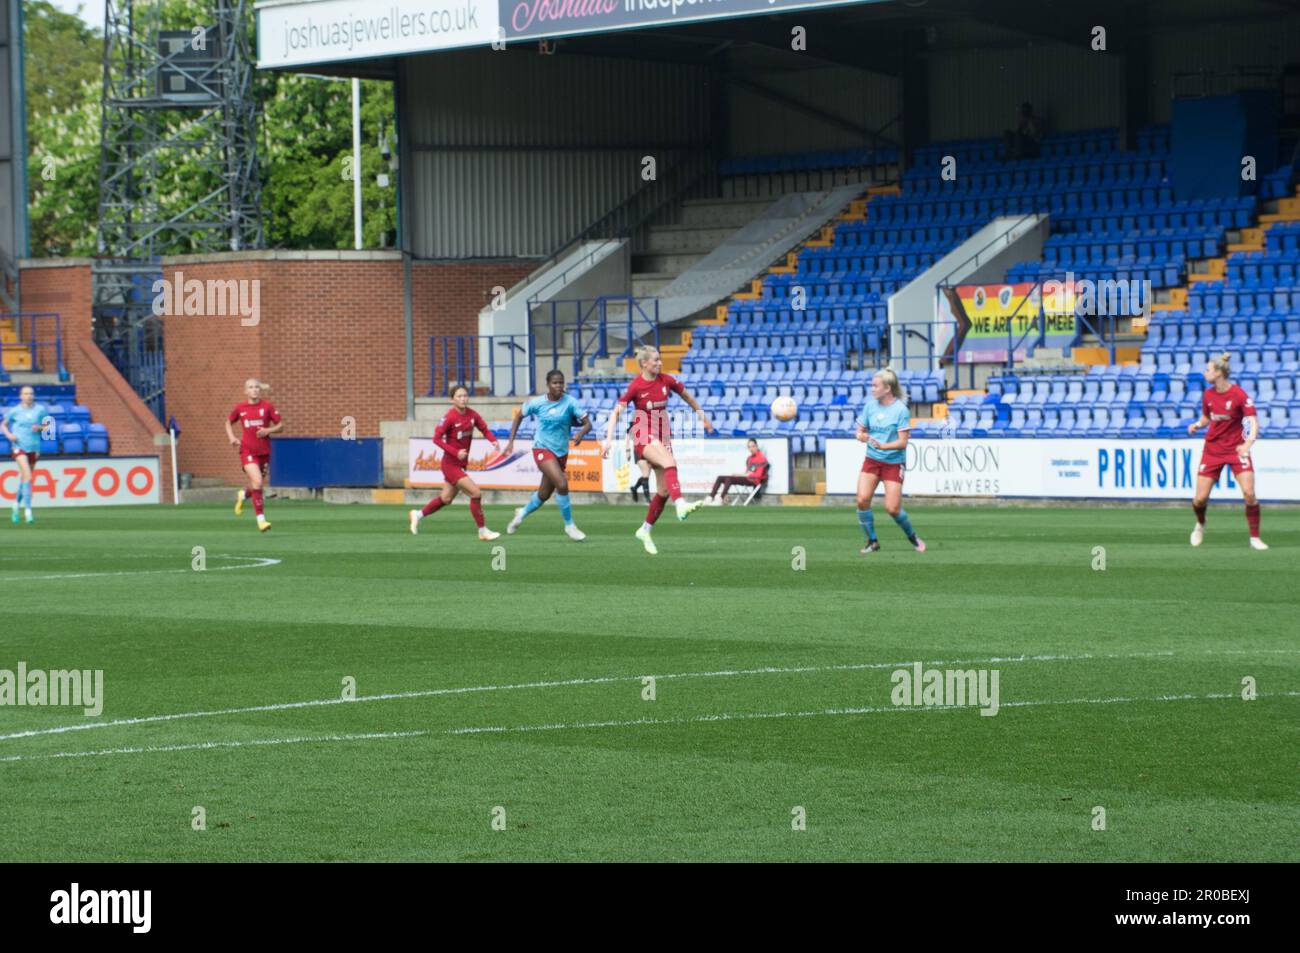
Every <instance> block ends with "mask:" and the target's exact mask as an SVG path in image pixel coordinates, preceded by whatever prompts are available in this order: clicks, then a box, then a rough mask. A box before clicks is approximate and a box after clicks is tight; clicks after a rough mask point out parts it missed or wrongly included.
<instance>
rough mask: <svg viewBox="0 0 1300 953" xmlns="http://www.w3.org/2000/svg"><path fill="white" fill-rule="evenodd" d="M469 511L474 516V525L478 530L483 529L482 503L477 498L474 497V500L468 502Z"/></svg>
mask: <svg viewBox="0 0 1300 953" xmlns="http://www.w3.org/2000/svg"><path fill="white" fill-rule="evenodd" d="M469 511H470V513H471V514H473V516H474V524H475V525H476V526H477V527H478V528H479V529H482V528H483V501H482V500H481V499H480V498H478V497H475V498H474V499H472V500H470V501H469Z"/></svg>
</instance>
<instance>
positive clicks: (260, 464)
mask: <svg viewBox="0 0 1300 953" xmlns="http://www.w3.org/2000/svg"><path fill="white" fill-rule="evenodd" d="M250 463H251V464H253V465H254V466H256V467H257V468H258V469H259V470H265V469H266V468H267V467H269V466H270V465H271V455H270V454H269V453H245V452H244V451H243V450H241V451H239V465H240V466H241V467H246V466H248V465H249V464H250Z"/></svg>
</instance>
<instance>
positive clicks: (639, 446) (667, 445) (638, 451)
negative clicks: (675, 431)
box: [632, 440, 673, 463]
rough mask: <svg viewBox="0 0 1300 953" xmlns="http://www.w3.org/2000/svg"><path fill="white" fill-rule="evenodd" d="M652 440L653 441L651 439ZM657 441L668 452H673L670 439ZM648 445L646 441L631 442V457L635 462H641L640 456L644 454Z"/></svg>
mask: <svg viewBox="0 0 1300 953" xmlns="http://www.w3.org/2000/svg"><path fill="white" fill-rule="evenodd" d="M652 442H653V441H652ZM659 443H661V444H662V445H663V448H664V449H665V450H667V451H668V452H669V453H672V452H673V442H672V441H671V440H660V441H659ZM648 446H650V444H648V443H634V444H632V458H633V460H635V461H636V462H637V463H640V462H641V458H642V457H644V456H645V448H646V447H648Z"/></svg>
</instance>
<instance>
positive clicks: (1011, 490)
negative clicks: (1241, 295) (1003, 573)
mask: <svg viewBox="0 0 1300 953" xmlns="http://www.w3.org/2000/svg"><path fill="white" fill-rule="evenodd" d="M1201 447H1202V441H1200V440H980V439H969V440H926V439H917V440H913V441H911V442H910V443H909V444H908V445H907V466H906V470H905V471H904V477H903V491H904V492H905V493H907V494H908V495H912V496H984V497H998V496H1009V497H1063V498H1080V499H1085V498H1091V499H1120V500H1181V499H1187V498H1189V497H1191V495H1192V490H1193V488H1194V487H1195V486H1196V468H1197V465H1198V464H1199V463H1200V460H1201ZM862 457H863V447H862V444H860V443H858V442H857V441H856V440H828V441H827V442H826V491H827V492H828V493H844V494H849V493H853V492H855V491H856V488H857V482H858V471H859V470H860V469H861V467H862ZM1251 458H1252V460H1253V462H1254V465H1255V492H1256V493H1257V494H1258V495H1259V498H1260V499H1261V500H1267V501H1277V502H1281V501H1300V440H1267V439H1266V440H1261V441H1259V442H1258V443H1257V444H1255V448H1254V453H1253V454H1252V457H1251ZM1214 499H1220V500H1222V499H1229V500H1231V499H1241V488H1240V487H1238V486H1237V484H1236V482H1235V481H1234V480H1233V479H1232V475H1231V473H1229V472H1228V470H1227V469H1226V468H1225V469H1224V472H1223V474H1222V475H1221V476H1220V478H1219V483H1218V487H1217V488H1216V489H1215V492H1214Z"/></svg>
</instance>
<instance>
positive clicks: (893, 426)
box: [857, 368, 925, 555]
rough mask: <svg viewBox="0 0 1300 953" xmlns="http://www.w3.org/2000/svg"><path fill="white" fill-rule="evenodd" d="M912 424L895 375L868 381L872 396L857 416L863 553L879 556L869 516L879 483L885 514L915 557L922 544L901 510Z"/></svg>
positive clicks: (873, 522)
mask: <svg viewBox="0 0 1300 953" xmlns="http://www.w3.org/2000/svg"><path fill="white" fill-rule="evenodd" d="M911 429H912V422H911V417H910V415H909V414H908V412H907V402H906V400H905V397H904V394H903V387H902V385H901V384H899V383H898V375H897V374H895V373H894V372H893V371H891V370H890V369H889V368H885V369H884V370H883V371H877V372H876V373H875V375H874V376H873V377H872V378H871V396H870V397H868V398H867V401H866V403H865V404H863V405H862V413H860V414H859V415H858V433H857V438H858V441H859V442H860V443H865V444H866V445H867V454H866V459H865V460H863V461H862V470H861V472H860V473H859V474H858V525H859V526H861V527H862V534H863V535H864V536H865V537H866V538H867V544H866V545H865V546H863V547H862V553H863V554H864V555H865V554H867V553H874V552H879V550H880V541H879V540H877V539H876V520H875V516H874V515H873V514H872V512H871V498H872V497H873V496H874V495H875V493H876V487H877V486H878V485H879V484H880V483H882V482H883V483H884V484H885V511H886V512H887V513H888V514H889V515H890V516H892V517H893V518H894V522H895V523H897V524H898V528H899V529H901V530H902V531H903V532H904V533H905V534H906V535H907V539H908V542H910V543H911V544H912V546H913V547H915V549H916V551H917V552H918V553H923V552H925V543H924V542H923V541H922V540H921V538H920V537H919V536H917V535H916V531H915V530H914V529H912V521H911V519H910V518H909V517H908V515H907V511H906V510H905V509H903V464H904V463H905V462H906V461H907V441H908V437H909V436H910V434H911Z"/></svg>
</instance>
